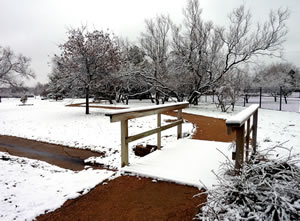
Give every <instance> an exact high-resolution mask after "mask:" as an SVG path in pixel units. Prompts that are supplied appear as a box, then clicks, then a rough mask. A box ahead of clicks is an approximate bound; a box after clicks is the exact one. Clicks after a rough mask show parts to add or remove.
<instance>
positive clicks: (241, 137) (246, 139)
mask: <svg viewBox="0 0 300 221" xmlns="http://www.w3.org/2000/svg"><path fill="white" fill-rule="evenodd" d="M258 107H259V105H258V104H252V105H251V106H249V107H248V108H246V109H245V110H243V111H241V112H240V113H238V114H237V115H235V116H232V117H230V118H229V119H227V120H226V126H227V132H228V134H231V133H232V131H235V132H236V139H235V142H236V152H233V154H232V158H233V159H234V160H235V169H237V170H239V169H240V168H241V166H242V164H243V162H244V155H245V154H244V146H245V144H246V161H248V155H249V143H250V134H251V132H252V138H251V141H252V148H253V152H254V153H255V152H256V140H257V119H258ZM251 117H252V118H253V121H252V126H251V122H250V119H251ZM246 122H247V127H246V136H245V123H246Z"/></svg>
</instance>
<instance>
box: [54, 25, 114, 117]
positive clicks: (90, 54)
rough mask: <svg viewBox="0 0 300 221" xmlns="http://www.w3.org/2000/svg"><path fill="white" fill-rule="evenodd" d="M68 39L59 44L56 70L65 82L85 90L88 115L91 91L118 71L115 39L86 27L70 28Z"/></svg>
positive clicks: (87, 112)
mask: <svg viewBox="0 0 300 221" xmlns="http://www.w3.org/2000/svg"><path fill="white" fill-rule="evenodd" d="M67 34H68V40H67V41H66V42H65V43H64V44H61V45H60V49H61V51H62V52H61V54H60V55H56V61H57V65H58V70H59V72H61V73H64V75H65V76H66V77H67V78H66V79H65V80H67V82H68V83H69V84H70V85H72V87H76V88H77V90H82V89H83V90H84V91H85V97H86V112H85V113H86V114H89V96H90V90H91V88H95V87H99V85H100V84H101V83H103V82H102V80H103V79H104V78H105V77H106V76H107V75H109V74H110V73H111V72H113V71H116V70H118V68H119V65H120V52H119V48H118V45H117V43H116V41H115V39H114V38H113V37H112V36H111V34H109V33H105V32H103V31H98V30H94V31H92V32H89V31H88V30H87V28H86V27H81V28H77V29H70V30H69V31H68V33H67Z"/></svg>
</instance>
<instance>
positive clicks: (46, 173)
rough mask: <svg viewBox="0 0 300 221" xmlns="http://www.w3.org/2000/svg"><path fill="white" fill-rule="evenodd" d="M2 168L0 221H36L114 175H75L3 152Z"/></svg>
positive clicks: (90, 172) (100, 172)
mask: <svg viewBox="0 0 300 221" xmlns="http://www.w3.org/2000/svg"><path fill="white" fill-rule="evenodd" d="M0 168H1V170H0V195H1V199H0V208H1V212H0V220H33V219H34V218H35V217H36V216H38V215H40V214H43V213H45V212H46V211H52V210H55V209H57V208H59V207H60V206H61V205H62V204H63V203H64V202H65V201H66V200H68V199H73V198H76V197H78V196H80V195H82V194H86V193H87V192H89V191H90V189H92V188H94V187H95V186H96V185H97V184H99V183H101V182H102V181H103V180H105V179H107V178H109V177H110V176H112V175H113V172H112V171H107V170H92V169H88V170H83V171H80V172H73V171H70V170H66V169H62V168H59V167H56V166H52V165H50V164H48V163H45V162H42V161H38V160H30V159H27V158H20V157H14V156H10V155H8V154H6V153H3V152H0Z"/></svg>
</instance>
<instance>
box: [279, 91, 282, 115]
mask: <svg viewBox="0 0 300 221" xmlns="http://www.w3.org/2000/svg"><path fill="white" fill-rule="evenodd" d="M281 107H282V87H280V101H279V110H280V111H281Z"/></svg>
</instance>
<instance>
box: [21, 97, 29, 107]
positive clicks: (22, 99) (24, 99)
mask: <svg viewBox="0 0 300 221" xmlns="http://www.w3.org/2000/svg"><path fill="white" fill-rule="evenodd" d="M27 100H28V97H27V95H24V96H22V97H21V99H20V101H21V102H22V104H23V105H24V104H25V103H26V102H27Z"/></svg>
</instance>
